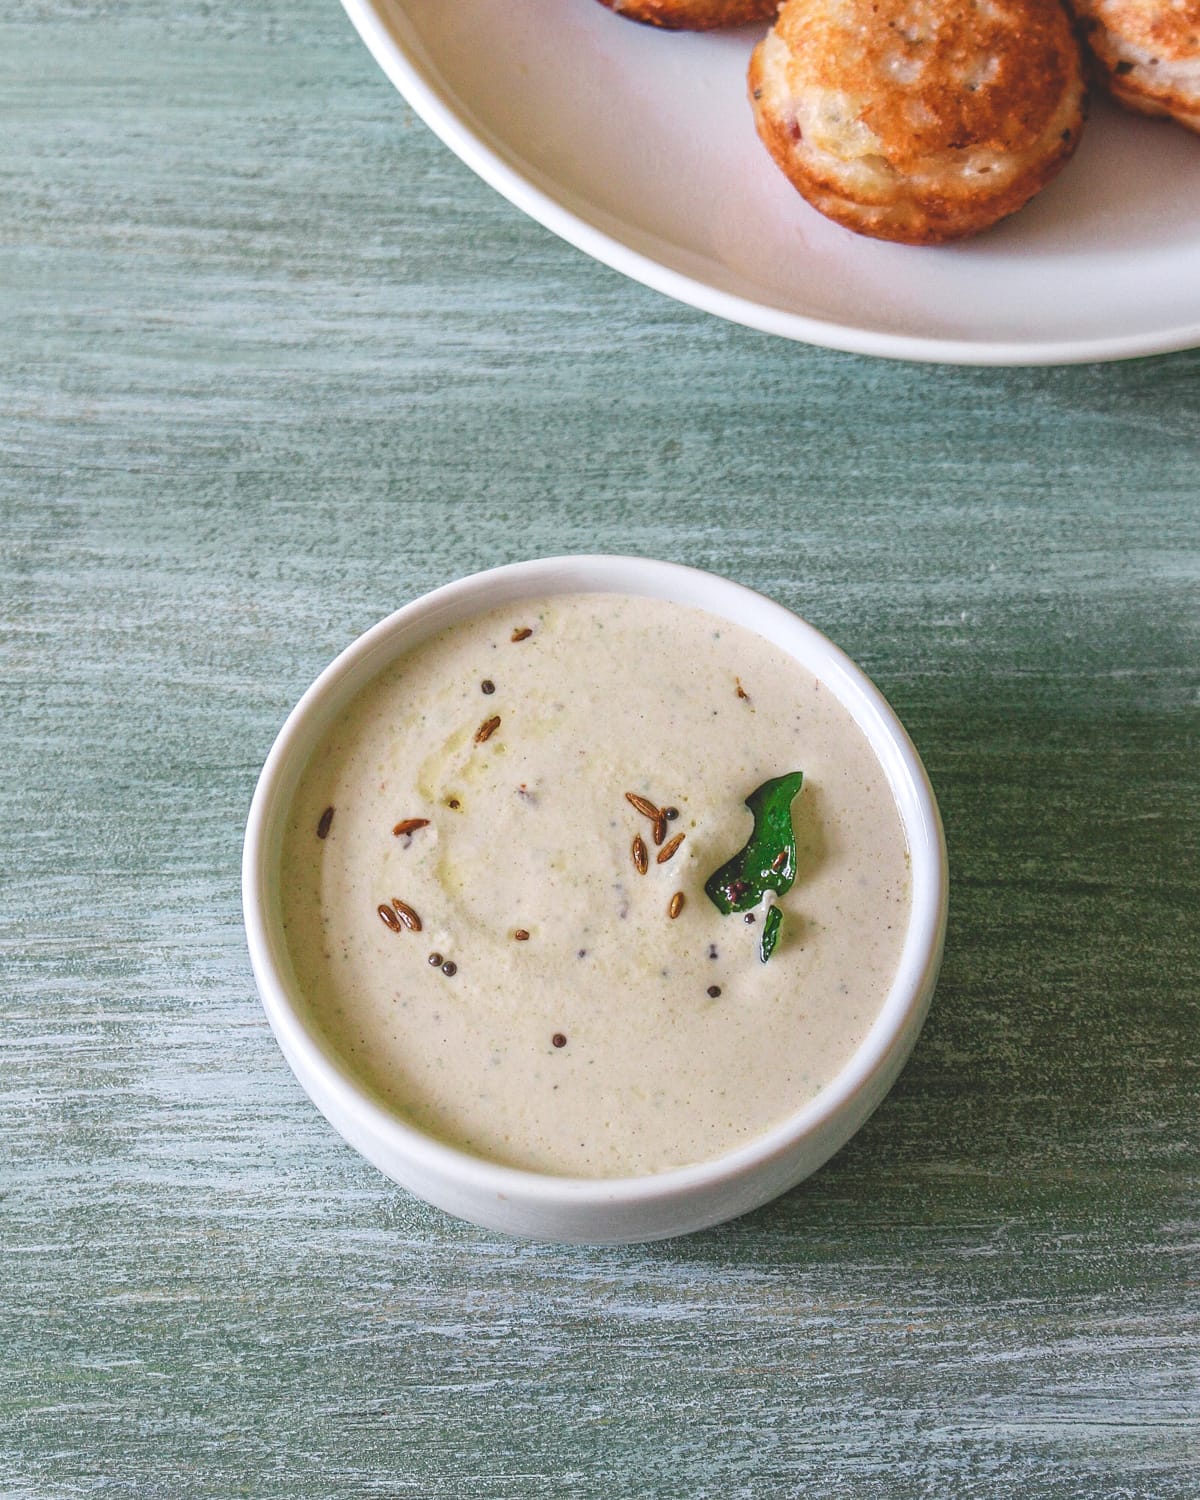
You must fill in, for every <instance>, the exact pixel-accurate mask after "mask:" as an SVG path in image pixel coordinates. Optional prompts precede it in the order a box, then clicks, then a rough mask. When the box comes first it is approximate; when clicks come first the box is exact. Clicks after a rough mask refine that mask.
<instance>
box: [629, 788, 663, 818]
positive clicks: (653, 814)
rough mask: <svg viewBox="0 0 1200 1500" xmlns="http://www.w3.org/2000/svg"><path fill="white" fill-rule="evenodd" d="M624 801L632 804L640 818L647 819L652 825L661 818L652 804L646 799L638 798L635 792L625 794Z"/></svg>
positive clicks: (660, 814)
mask: <svg viewBox="0 0 1200 1500" xmlns="http://www.w3.org/2000/svg"><path fill="white" fill-rule="evenodd" d="M625 800H626V802H632V803H633V805H634V807H636V808H637V810H638V812H640V813H641V815H642V817H643V818H649V819H650V821H651V822H652V823H653V822H656V821H657V820H658V819H659V818H661V817H662V813H661V812H660V811H659V810H658V808H657V807H655V805H654V803H653V802H651V801H649V799H648V798H646V797H639V796H638V794H637V793H636V792H626V793H625Z"/></svg>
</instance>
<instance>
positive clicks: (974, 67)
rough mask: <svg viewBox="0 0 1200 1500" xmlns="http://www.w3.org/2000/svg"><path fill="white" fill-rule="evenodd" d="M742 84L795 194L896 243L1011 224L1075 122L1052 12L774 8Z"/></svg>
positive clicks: (892, 2)
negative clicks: (745, 83)
mask: <svg viewBox="0 0 1200 1500" xmlns="http://www.w3.org/2000/svg"><path fill="white" fill-rule="evenodd" d="M749 82H750V93H751V100H752V104H753V108H754V113H755V120H756V123H757V126H758V132H759V135H760V136H761V137H762V139H763V141H764V143H765V144H766V146H767V149H768V150H769V151H770V153H771V155H772V156H773V157H774V158H775V161H776V162H777V163H778V165H779V166H780V167H781V168H782V170H783V171H784V172H785V174H786V175H787V176H788V178H789V179H790V180H791V182H792V183H793V184H794V185H795V187H796V188H797V189H798V190H799V191H800V192H801V193H802V194H803V195H804V197H805V198H807V199H808V201H809V202H810V203H812V204H813V205H814V207H816V208H818V209H820V210H821V212H822V213H825V214H827V215H828V216H829V217H830V218H832V219H835V220H837V222H838V223H840V224H844V225H846V227H847V228H850V229H854V230H857V231H858V232H859V233H861V234H868V235H873V236H875V237H877V238H880V239H890V240H900V241H903V242H905V243H908V244H921V245H924V244H937V243H940V242H942V241H946V240H953V239H960V238H963V237H964V236H966V235H970V234H975V233H977V232H978V231H979V230H981V229H986V228H987V227H988V226H989V225H991V224H994V223H995V222H996V221H997V220H998V219H1001V218H1003V217H1004V216H1005V215H1007V214H1010V213H1013V212H1014V211H1015V210H1016V209H1018V208H1020V207H1021V206H1022V205H1023V204H1025V203H1026V202H1028V200H1029V199H1030V198H1031V197H1032V196H1033V195H1034V193H1036V192H1037V191H1038V189H1039V188H1041V187H1043V186H1044V185H1045V184H1046V183H1047V182H1049V180H1050V179H1051V178H1052V177H1053V176H1054V175H1055V174H1056V173H1057V172H1058V171H1059V170H1060V169H1061V167H1062V166H1063V165H1064V164H1065V162H1066V161H1067V160H1068V159H1069V158H1070V156H1071V154H1072V153H1073V152H1074V150H1075V147H1076V145H1077V144H1078V140H1079V135H1080V132H1081V129H1082V126H1083V113H1084V86H1083V75H1082V67H1081V62H1080V53H1079V46H1078V43H1077V41H1076V39H1075V37H1074V34H1073V32H1072V29H1071V25H1070V22H1069V20H1068V19H1067V16H1066V14H1065V12H1064V11H1063V9H1062V8H1061V6H1060V5H1059V4H1058V3H1057V0H968V3H956V4H946V3H944V0H787V3H785V4H784V6H783V8H782V9H781V11H780V14H779V19H778V20H777V22H776V24H775V27H774V28H773V30H772V31H771V32H770V33H769V34H768V36H767V37H766V38H765V40H764V41H763V42H762V43H761V44H760V45H759V46H758V47H757V48H756V49H755V52H754V55H753V58H752V60H751V65H750V78H749Z"/></svg>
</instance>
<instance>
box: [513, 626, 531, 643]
mask: <svg viewBox="0 0 1200 1500" xmlns="http://www.w3.org/2000/svg"><path fill="white" fill-rule="evenodd" d="M532 634H533V631H532V630H531V629H530V628H529V626H528V625H521V626H519V627H518V628H517V629H516V630H514V631H513V633H512V638H513V640H514V641H527V640H528V639H529V637H530V636H531V635H532Z"/></svg>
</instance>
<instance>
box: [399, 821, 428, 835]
mask: <svg viewBox="0 0 1200 1500" xmlns="http://www.w3.org/2000/svg"><path fill="white" fill-rule="evenodd" d="M428 827H429V819H428V818H405V819H404V821H403V822H401V823H397V824H396V826H395V828H393V829H392V832H393V833H394V834H395V835H396V837H397V838H403V837H404V835H405V834H406V833H415V832H416V831H417V829H418V828H428Z"/></svg>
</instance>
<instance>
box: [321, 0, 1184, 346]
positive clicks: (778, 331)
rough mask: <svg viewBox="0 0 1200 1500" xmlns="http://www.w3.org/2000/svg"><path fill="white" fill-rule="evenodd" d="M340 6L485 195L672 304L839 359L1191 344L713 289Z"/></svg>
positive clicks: (1163, 334) (380, 20) (353, 7)
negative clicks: (838, 314) (491, 140)
mask: <svg viewBox="0 0 1200 1500" xmlns="http://www.w3.org/2000/svg"><path fill="white" fill-rule="evenodd" d="M400 3H401V4H403V0H400ZM341 4H342V8H343V10H344V11H345V12H346V15H347V16H348V17H349V19H350V22H351V24H352V25H353V26H354V29H355V31H357V33H358V35H359V37H360V38H361V40H362V41H363V43H364V44H365V46H366V48H367V50H368V51H369V52H370V54H371V56H372V57H373V58H374V59H375V61H376V63H378V65H379V67H380V68H381V69H382V70H383V72H384V74H385V75H386V76H387V78H388V79H389V80H390V81H391V83H392V84H393V85H394V87H395V88H396V89H397V90H398V92H399V93H400V94H401V95H402V96H403V98H404V99H405V100H406V101H407V103H408V104H409V105H410V107H411V108H412V109H413V110H414V111H415V113H416V114H417V115H418V116H419V117H420V119H421V120H423V121H424V123H425V124H426V125H427V126H428V127H429V129H430V130H432V131H433V133H434V135H436V136H437V137H438V139H439V140H440V141H441V142H442V143H443V144H444V145H446V146H448V147H449V148H450V150H451V151H453V152H454V154H455V155H456V156H457V157H458V158H459V160H460V161H462V162H463V163H464V164H465V165H466V166H468V167H469V168H470V169H471V170H472V171H473V172H474V173H475V174H476V175H477V176H478V177H480V178H482V179H483V181H484V182H486V183H487V184H488V185H489V187H492V188H494V189H495V191H496V192H498V193H499V194H500V195H501V196H502V197H504V198H506V199H507V200H508V201H509V202H510V203H511V204H513V205H514V207H516V208H518V209H520V211H521V212H522V213H524V214H526V215H527V216H528V217H529V218H531V219H533V220H534V221H535V222H536V223H538V224H541V225H542V227H543V228H544V229H548V230H549V231H550V232H551V233H552V234H554V235H557V236H558V238H559V239H562V240H565V241H566V242H567V243H568V244H570V245H573V246H574V247H575V248H576V249H577V250H580V251H582V252H583V253H584V254H585V255H588V256H590V257H591V258H592V259H593V260H597V261H599V262H600V263H601V264H603V265H606V266H608V267H609V268H610V269H611V270H614V271H617V272H619V273H620V274H622V275H624V276H627V277H629V278H630V280H632V281H637V282H640V283H641V284H642V285H643V286H647V287H649V288H651V290H653V291H656V292H659V293H661V294H662V295H664V296H667V297H670V298H672V299H673V300H675V301H676V302H681V303H684V304H685V305H686V306H689V307H694V308H697V309H698V310H699V311H701V312H706V313H710V314H712V315H713V316H715V317H718V318H722V319H724V320H725V321H726V322H729V323H736V324H740V325H742V326H743V327H746V328H751V329H754V330H755V331H757V332H759V333H766V334H771V335H773V336H775V337H779V338H785V339H790V340H792V341H793V342H796V343H804V344H811V345H815V346H817V347H820V348H825V349H834V350H837V351H839V352H841V353H844V354H861V355H869V356H872V357H874V358H882V359H898V360H909V361H915V362H918V363H925V364H951V365H974V366H1010V367H1011V366H1033V365H1071V364H1097V363H1107V362H1110V361H1115V360H1123V359H1137V358H1140V357H1143V356H1146V355H1154V354H1171V353H1178V352H1179V351H1181V350H1185V349H1192V348H1196V347H1197V346H1200V322H1197V323H1194V324H1184V325H1181V326H1177V327H1171V328H1164V329H1158V330H1150V331H1144V332H1139V333H1133V334H1125V335H1121V336H1117V337H1107V338H1084V339H1047V340H1032V339H1031V340H987V339H967V338H963V339H956V338H944V337H943V338H933V337H923V336H919V335H915V334H899V333H886V332H881V331H879V330H876V329H869V328H861V327H855V326H852V325H850V324H844V323H835V322H831V321H829V320H826V319H823V318H814V317H809V316H807V315H805V314H803V313H795V312H788V311H785V310H784V309H782V308H778V307H773V306H770V305H769V304H765V303H762V302H756V301H754V300H753V299H752V298H750V297H744V296H739V295H737V294H736V293H733V292H725V291H721V290H720V289H718V288H717V287H714V286H710V285H709V284H707V283H706V282H704V281H702V280H699V279H697V278H696V277H693V276H689V275H688V274H687V273H685V272H683V271H678V270H676V269H675V268H674V267H672V266H669V265H666V264H664V263H663V262H662V261H659V260H656V259H655V258H654V257H653V256H652V255H648V254H646V253H645V252H644V251H641V250H635V249H634V248H632V246H630V245H627V244H625V243H624V242H623V241H621V240H620V239H617V238H615V237H614V236H613V235H611V234H609V233H608V232H607V231H605V230H603V229H601V228H600V227H599V226H598V225H596V224H593V223H590V222H589V221H588V220H587V219H586V218H584V217H583V216H582V215H581V214H579V213H578V212H576V211H575V210H574V209H572V208H569V207H568V206H567V205H566V203H564V202H563V201H561V200H560V199H558V198H556V197H555V196H554V195H553V194H552V193H550V192H547V191H546V190H545V189H543V188H541V187H539V186H538V185H537V184H536V183H534V182H533V181H532V180H531V179H530V178H529V177H528V176H527V175H526V174H525V173H524V172H522V171H521V170H520V169H519V168H518V167H517V166H515V165H514V164H513V162H512V161H510V160H507V159H506V158H505V156H504V155H502V154H501V153H500V152H499V151H497V150H495V149H494V148H493V147H492V146H490V145H488V144H487V142H485V141H484V140H482V139H481V138H480V136H479V135H478V134H477V132H476V131H475V130H474V129H473V128H472V126H471V125H470V124H469V123H468V122H467V121H466V120H464V119H463V118H462V116H461V115H460V114H459V112H458V111H457V109H456V108H455V106H454V104H453V103H452V101H451V98H450V95H449V91H448V90H446V89H444V88H443V87H442V86H441V80H440V79H439V77H438V76H437V74H436V73H434V72H433V71H432V70H431V69H427V68H426V67H424V66H423V64H422V63H421V61H420V59H419V58H417V57H414V56H412V55H411V54H410V53H409V52H407V51H406V50H405V49H404V48H403V47H402V46H401V44H400V42H399V41H398V40H397V38H396V37H395V35H394V34H393V32H392V30H391V28H390V27H389V25H388V24H387V22H386V20H385V19H384V17H383V16H382V14H381V12H380V0H341Z"/></svg>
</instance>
